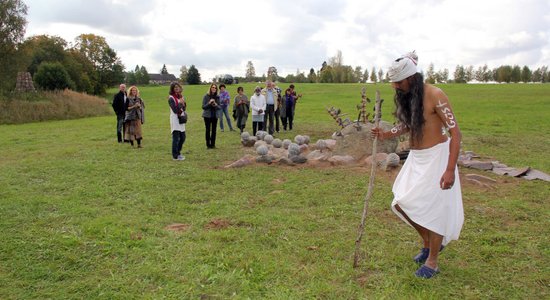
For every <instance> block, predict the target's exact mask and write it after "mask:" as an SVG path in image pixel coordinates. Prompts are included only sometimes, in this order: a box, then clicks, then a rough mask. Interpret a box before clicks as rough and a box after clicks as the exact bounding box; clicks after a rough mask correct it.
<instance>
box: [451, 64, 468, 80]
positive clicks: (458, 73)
mask: <svg viewBox="0 0 550 300" xmlns="http://www.w3.org/2000/svg"><path fill="white" fill-rule="evenodd" d="M454 78H455V79H454V82H455V83H466V73H465V71H464V67H463V66H461V65H457V66H456V69H455V72H454Z"/></svg>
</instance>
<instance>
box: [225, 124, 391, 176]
mask: <svg viewBox="0 0 550 300" xmlns="http://www.w3.org/2000/svg"><path fill="white" fill-rule="evenodd" d="M381 125H382V126H383V128H385V129H386V130H389V129H390V128H391V127H392V125H391V124H389V123H386V122H384V123H382V124H381ZM372 126H373V125H372V124H370V123H367V124H357V123H354V124H350V125H348V126H346V127H344V128H343V129H342V130H341V131H339V132H337V133H335V134H333V136H332V138H330V139H320V140H318V141H317V142H316V143H314V144H311V143H310V142H311V141H310V137H309V136H307V135H296V136H295V137H294V141H291V140H289V139H285V140H280V139H278V138H274V137H273V136H272V135H270V134H268V133H267V132H265V131H258V132H257V133H256V135H255V136H253V135H250V133H248V132H243V133H242V134H241V144H242V145H243V146H244V147H250V148H252V147H253V148H254V150H255V153H254V154H255V155H254V154H247V155H245V156H244V157H243V158H241V159H239V160H238V161H235V162H233V163H231V164H230V165H227V166H226V168H235V167H242V166H246V165H249V164H251V163H254V162H256V163H266V164H274V163H276V164H280V165H290V166H293V165H299V164H308V165H322V164H325V165H332V166H334V165H353V164H355V165H364V164H368V165H370V164H372V163H373V161H374V163H376V164H377V166H379V167H380V168H382V169H384V170H389V169H391V168H394V167H397V166H399V161H400V158H399V156H398V155H397V154H396V153H395V150H396V149H397V148H398V140H397V139H387V140H384V141H379V143H378V148H377V149H378V152H379V153H378V154H377V155H376V159H373V158H372V156H371V153H372V143H373V140H372V138H371V136H370V129H371V127H372ZM386 151H387V153H389V154H386Z"/></svg>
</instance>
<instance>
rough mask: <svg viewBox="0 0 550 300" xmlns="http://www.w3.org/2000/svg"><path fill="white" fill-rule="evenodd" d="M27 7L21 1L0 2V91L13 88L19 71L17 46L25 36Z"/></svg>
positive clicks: (6, 0)
mask: <svg viewBox="0 0 550 300" xmlns="http://www.w3.org/2000/svg"><path fill="white" fill-rule="evenodd" d="M26 16H27V5H26V4H25V3H24V2H23V1H21V0H2V1H0V66H1V67H0V89H2V90H8V89H11V88H13V87H14V86H15V79H16V75H17V72H18V71H20V64H22V63H21V62H20V61H19V58H20V56H19V55H20V53H19V51H18V45H19V44H20V43H21V41H22V40H23V37H24V36H25V30H26V27H27V20H26Z"/></svg>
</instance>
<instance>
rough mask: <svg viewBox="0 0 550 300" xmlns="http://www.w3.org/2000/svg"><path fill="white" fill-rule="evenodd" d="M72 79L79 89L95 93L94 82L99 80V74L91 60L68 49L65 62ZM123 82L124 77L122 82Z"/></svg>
mask: <svg viewBox="0 0 550 300" xmlns="http://www.w3.org/2000/svg"><path fill="white" fill-rule="evenodd" d="M63 65H64V67H65V69H66V70H67V73H69V76H70V77H71V80H72V81H73V82H74V83H75V88H76V90H77V91H80V92H86V93H88V94H93V93H94V82H97V80H98V77H97V76H98V74H97V72H96V70H95V68H94V65H93V64H92V62H90V61H89V60H88V59H87V58H86V57H85V56H84V55H82V53H80V52H78V51H76V50H74V49H67V51H66V56H65V61H64V62H63ZM121 82H123V79H122V80H121V81H120V83H121Z"/></svg>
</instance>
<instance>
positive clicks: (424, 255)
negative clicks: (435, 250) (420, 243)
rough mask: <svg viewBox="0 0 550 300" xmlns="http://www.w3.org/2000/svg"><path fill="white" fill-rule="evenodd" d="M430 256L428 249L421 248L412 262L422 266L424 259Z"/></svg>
mask: <svg viewBox="0 0 550 300" xmlns="http://www.w3.org/2000/svg"><path fill="white" fill-rule="evenodd" d="M429 255H430V248H422V249H420V253H418V254H417V255H416V256H415V257H413V260H414V262H415V263H417V264H423V263H424V262H426V259H428V256H429Z"/></svg>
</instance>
